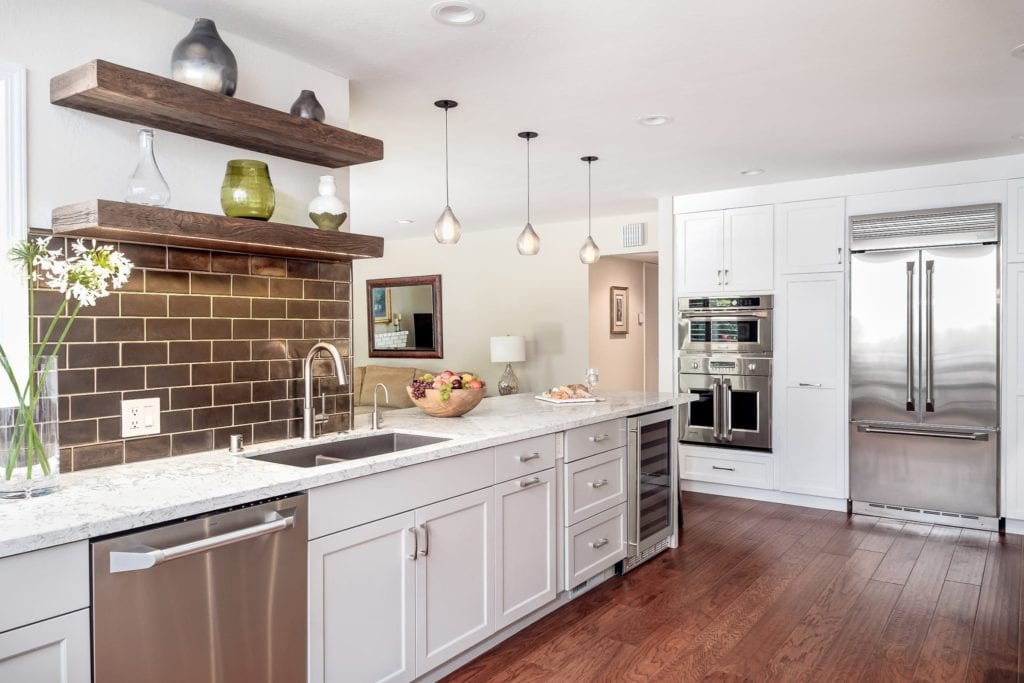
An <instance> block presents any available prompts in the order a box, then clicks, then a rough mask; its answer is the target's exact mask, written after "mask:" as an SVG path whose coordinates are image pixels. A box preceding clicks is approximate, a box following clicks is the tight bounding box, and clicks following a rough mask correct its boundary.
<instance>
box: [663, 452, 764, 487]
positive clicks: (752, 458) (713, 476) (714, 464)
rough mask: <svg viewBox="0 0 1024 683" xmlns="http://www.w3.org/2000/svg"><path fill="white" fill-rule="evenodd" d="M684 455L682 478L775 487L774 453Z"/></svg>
mask: <svg viewBox="0 0 1024 683" xmlns="http://www.w3.org/2000/svg"><path fill="white" fill-rule="evenodd" d="M682 457H683V468H682V470H683V475H682V478H683V479H694V480H696V481H708V482H712V483H715V484H732V485H734V486H750V487H753V488H758V489H770V488H772V461H771V456H767V455H764V456H762V455H758V454H750V455H744V456H742V457H741V456H736V457H729V458H724V457H718V456H714V455H704V454H694V453H687V454H685V455H684V456H682Z"/></svg>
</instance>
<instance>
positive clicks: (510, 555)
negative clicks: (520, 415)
mask: <svg viewBox="0 0 1024 683" xmlns="http://www.w3.org/2000/svg"><path fill="white" fill-rule="evenodd" d="M494 503H495V511H494V512H495V527H494V528H495V543H494V568H495V573H494V595H495V614H496V619H497V624H496V626H495V628H496V629H501V628H504V627H505V626H508V625H509V624H511V623H513V622H515V621H516V620H518V619H520V618H522V617H524V616H526V615H527V614H529V613H530V612H533V611H534V610H536V609H538V608H540V607H543V606H544V605H546V604H548V603H549V602H551V601H552V600H554V599H555V512H556V510H555V470H554V469H547V470H544V471H543V472H538V473H537V474H533V475H530V476H527V477H521V478H519V479H513V480H512V481H508V482H505V483H504V484H499V485H498V486H495V487H494Z"/></svg>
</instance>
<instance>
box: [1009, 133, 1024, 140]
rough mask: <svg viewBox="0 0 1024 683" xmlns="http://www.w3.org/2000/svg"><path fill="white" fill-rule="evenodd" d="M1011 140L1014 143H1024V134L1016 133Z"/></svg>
mask: <svg viewBox="0 0 1024 683" xmlns="http://www.w3.org/2000/svg"><path fill="white" fill-rule="evenodd" d="M1010 139H1011V140H1013V141H1014V142H1024V133H1014V134H1013V135H1011V136H1010Z"/></svg>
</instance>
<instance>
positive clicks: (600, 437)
mask: <svg viewBox="0 0 1024 683" xmlns="http://www.w3.org/2000/svg"><path fill="white" fill-rule="evenodd" d="M587 439H588V440H589V441H590V442H591V443H601V442H602V441H607V440H608V435H607V434H595V435H594V436H588V437H587Z"/></svg>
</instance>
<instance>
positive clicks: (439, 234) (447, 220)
mask: <svg viewBox="0 0 1024 683" xmlns="http://www.w3.org/2000/svg"><path fill="white" fill-rule="evenodd" d="M460 237H462V223H460V222H459V219H458V218H456V217H455V214H454V213H453V212H452V207H450V206H447V205H445V207H444V211H442V212H441V215H440V216H438V218H437V222H436V223H434V239H436V240H437V241H438V242H440V243H441V244H455V243H456V242H458V241H459V238H460Z"/></svg>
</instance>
